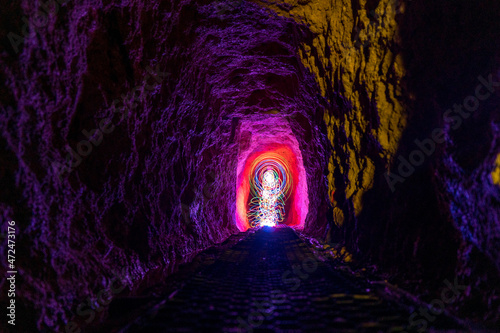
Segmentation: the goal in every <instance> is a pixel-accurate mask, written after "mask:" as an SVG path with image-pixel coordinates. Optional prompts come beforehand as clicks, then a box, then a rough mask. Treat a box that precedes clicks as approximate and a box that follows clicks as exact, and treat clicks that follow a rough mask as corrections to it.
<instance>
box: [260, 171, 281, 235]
mask: <svg viewBox="0 0 500 333" xmlns="http://www.w3.org/2000/svg"><path fill="white" fill-rule="evenodd" d="M262 187H263V189H262V193H261V195H260V205H259V206H260V207H259V213H260V214H259V215H260V223H259V224H260V225H261V226H267V227H275V226H276V224H277V221H278V220H279V214H278V213H279V212H278V207H277V205H276V201H277V200H278V196H279V195H280V191H279V189H278V188H279V183H278V180H277V179H276V177H275V175H274V172H273V171H272V170H267V171H266V172H265V173H264V176H263V184H262Z"/></svg>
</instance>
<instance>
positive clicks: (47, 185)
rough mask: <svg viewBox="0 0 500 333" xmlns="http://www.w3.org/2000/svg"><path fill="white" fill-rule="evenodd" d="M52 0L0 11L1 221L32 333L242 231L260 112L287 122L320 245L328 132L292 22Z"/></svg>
mask: <svg viewBox="0 0 500 333" xmlns="http://www.w3.org/2000/svg"><path fill="white" fill-rule="evenodd" d="M53 4H55V6H49V7H43V6H42V3H39V2H29V1H23V2H21V3H18V2H16V3H11V2H9V3H8V4H7V3H6V2H3V3H2V4H1V6H2V8H3V9H2V10H5V11H8V12H9V13H11V14H12V15H6V16H8V17H7V18H6V20H5V21H2V24H1V25H2V26H1V30H0V35H1V42H2V49H1V51H0V52H1V53H0V68H1V70H0V77H1V79H2V81H1V82H2V83H1V86H0V89H1V90H0V91H1V94H0V98H1V117H0V128H1V129H2V135H1V137H0V138H1V144H0V149H1V150H0V154H1V158H2V161H5V164H3V165H2V168H1V170H2V172H1V175H0V176H1V177H2V188H1V189H0V207H1V209H0V216H1V217H2V221H7V220H10V219H12V220H15V221H16V222H17V223H18V232H19V234H18V243H17V250H18V251H17V253H18V259H17V265H18V271H19V275H18V279H19V280H18V282H17V286H18V294H17V295H18V300H19V304H18V312H19V313H23V316H29V314H31V317H29V318H25V319H26V320H25V321H24V325H26V327H30V328H31V327H32V325H35V324H36V325H37V326H38V328H39V329H48V328H50V329H53V328H54V327H57V326H58V325H59V327H60V328H62V326H64V325H66V324H67V323H68V322H69V321H74V322H75V325H77V326H78V327H82V325H85V324H86V323H85V322H84V321H87V323H88V322H91V321H93V320H94V319H93V318H91V315H90V314H89V311H90V310H89V309H90V306H89V305H86V303H84V304H83V308H79V306H80V304H82V302H92V303H95V302H96V300H97V302H101V301H103V299H100V297H101V296H102V294H100V293H99V292H100V291H101V290H107V292H108V294H109V291H110V290H111V289H112V288H113V285H112V283H113V281H114V282H115V283H116V279H115V275H116V274H118V275H121V276H122V279H124V280H126V281H127V282H126V284H127V285H128V286H129V287H128V289H126V290H124V291H120V292H121V293H126V292H134V291H135V290H137V287H138V285H139V284H140V283H141V281H144V280H145V279H146V276H148V274H149V272H152V271H154V270H155V269H157V270H162V271H163V270H165V271H167V272H171V271H172V270H174V269H175V266H176V265H177V264H179V263H181V262H183V261H185V260H189V258H190V257H191V256H192V255H193V254H195V253H196V252H197V251H199V250H201V249H203V248H206V247H208V246H210V245H211V244H214V243H217V242H220V241H222V240H224V239H225V238H226V237H228V236H229V235H230V234H231V233H235V232H237V229H236V227H235V224H234V215H235V205H234V203H235V193H234V192H235V191H234V189H235V179H236V155H237V147H238V143H237V140H236V139H235V138H238V135H239V119H241V118H244V117H251V115H252V114H269V116H270V117H271V116H273V117H279V116H282V117H285V118H286V119H287V121H289V122H290V126H291V128H292V131H293V132H294V133H295V134H296V136H297V140H298V142H299V145H300V148H301V150H302V156H303V158H304V161H305V163H304V164H305V165H304V166H305V169H306V172H307V174H308V179H307V182H308V189H309V196H310V197H309V199H310V200H309V201H310V202H311V204H310V209H309V212H310V215H309V216H308V219H307V223H306V226H307V228H306V232H309V233H310V234H315V233H316V234H320V235H321V234H324V231H322V230H323V229H324V227H325V225H326V223H325V222H324V221H323V220H324V218H325V214H324V212H325V211H326V205H327V193H326V176H325V172H324V170H325V169H326V167H327V162H328V157H327V155H326V153H325V147H326V142H327V139H326V130H325V126H324V124H322V122H321V119H322V114H323V112H322V108H321V107H320V106H319V104H320V99H319V98H318V96H317V94H316V92H317V89H318V88H317V86H316V83H315V81H314V78H313V77H312V75H310V74H308V73H307V71H306V69H305V67H304V66H303V65H302V63H301V61H300V58H299V57H298V55H297V48H298V42H297V41H298V40H299V39H300V38H302V37H301V34H302V32H301V29H302V28H301V27H300V26H298V25H297V24H296V23H295V22H293V20H287V19H284V18H280V17H278V16H276V15H272V14H270V13H269V11H267V10H265V9H262V8H260V7H258V6H255V5H250V4H246V3H242V2H239V3H229V4H221V3H211V4H208V3H195V2H189V1H173V2H171V1H161V2H142V1H129V2H126V3H120V2H109V1H107V2H105V3H102V2H100V1H84V2H71V1H65V2H63V1H61V2H59V3H53ZM44 12H48V13H49V15H46V14H45V16H43V15H42V16H41V14H39V13H44ZM23 17H24V19H22V18H23ZM44 17H45V19H44ZM26 22H29V25H27V26H23V25H24V24H28V23H26ZM27 27H28V29H26V28H27ZM30 31H31V32H30ZM321 214H322V216H323V217H321ZM321 218H323V220H321ZM322 228H323V229H322ZM5 248H6V247H2V251H4V250H5ZM2 254H4V253H2ZM2 257H4V256H3V255H2ZM3 264H4V263H2V265H3ZM1 287H2V290H4V289H5V288H6V284H5V283H4V282H2V286H1ZM115 287H116V285H115ZM108 294H106V296H104V299H107V298H108V297H109V295H108ZM113 294H115V293H114V292H113ZM101 303H105V302H101ZM2 306H3V305H2ZM99 307H100V306H99V305H97V308H99ZM80 310H82V311H85V315H80V314H79V313H78V312H79V311H80ZM96 311H97V309H96ZM94 314H97V315H99V313H97V312H95V313H94ZM72 325H73V324H72ZM71 327H73V326H71Z"/></svg>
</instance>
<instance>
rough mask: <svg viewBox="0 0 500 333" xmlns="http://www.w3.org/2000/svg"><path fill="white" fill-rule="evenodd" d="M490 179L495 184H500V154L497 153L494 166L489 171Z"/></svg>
mask: <svg viewBox="0 0 500 333" xmlns="http://www.w3.org/2000/svg"><path fill="white" fill-rule="evenodd" d="M491 179H492V180H493V183H494V184H495V185H498V186H500V154H498V155H497V161H496V166H495V169H494V170H493V172H492V173H491Z"/></svg>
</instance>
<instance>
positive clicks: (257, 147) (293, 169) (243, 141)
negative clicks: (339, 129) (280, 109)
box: [236, 118, 309, 231]
mask: <svg viewBox="0 0 500 333" xmlns="http://www.w3.org/2000/svg"><path fill="white" fill-rule="evenodd" d="M240 133H242V134H241V135H240V151H239V154H238V169H237V181H236V225H237V227H238V229H239V230H240V231H246V230H247V229H248V228H249V227H250V226H249V221H248V217H247V209H248V205H247V203H248V196H249V192H250V184H249V177H250V173H251V169H252V164H253V163H254V161H255V160H262V159H273V158H274V159H280V160H282V161H284V162H285V163H286V164H287V166H288V168H289V170H290V174H291V175H290V177H291V178H292V188H291V190H290V192H291V195H290V197H289V199H288V200H287V204H286V206H285V209H286V219H285V221H284V224H286V225H288V226H291V227H294V228H297V229H303V228H304V223H305V219H306V216H307V212H308V206H309V199H308V194H307V182H306V172H305V169H304V166H303V161H302V154H301V152H300V149H299V145H298V142H297V139H296V138H295V136H294V135H293V133H292V131H291V129H290V127H289V125H288V122H287V121H286V120H284V119H282V118H271V119H265V120H258V121H244V122H243V123H242V126H241V129H240Z"/></svg>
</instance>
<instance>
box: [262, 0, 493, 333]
mask: <svg viewBox="0 0 500 333" xmlns="http://www.w3.org/2000/svg"><path fill="white" fill-rule="evenodd" d="M262 3H263V4H264V5H266V6H268V7H270V8H272V9H273V10H274V11H276V12H277V13H279V14H280V15H283V16H287V17H292V18H294V19H295V20H296V21H298V22H304V23H305V24H307V25H308V26H309V28H310V30H311V32H312V34H313V37H312V41H311V42H309V41H304V42H303V44H302V47H301V53H300V54H301V58H302V61H303V62H304V64H305V65H306V66H307V67H308V68H309V69H310V70H311V72H312V73H314V74H315V78H316V80H317V82H318V85H319V86H320V87H321V93H322V95H323V96H324V97H325V98H326V99H327V102H328V103H329V107H327V109H328V110H329V112H327V113H325V119H324V120H325V122H326V124H327V127H328V136H329V139H330V141H331V143H332V148H333V153H332V156H331V160H330V165H329V193H330V198H331V201H332V203H333V206H334V207H333V212H331V213H330V217H331V223H330V227H331V229H332V233H331V235H330V237H332V238H333V239H335V240H341V241H344V242H346V243H347V244H348V245H349V248H350V249H351V250H352V251H353V252H355V253H357V254H358V257H361V258H365V260H367V261H368V262H371V263H375V264H377V265H378V266H379V268H382V270H381V271H382V272H385V273H386V274H387V277H388V278H390V280H391V281H393V282H397V283H400V284H403V285H404V286H405V287H406V288H408V289H410V290H413V291H417V292H420V293H421V294H423V296H424V297H429V300H430V299H432V298H433V297H435V296H438V295H439V291H440V290H441V288H443V286H444V285H443V281H444V280H445V279H452V280H453V279H454V278H455V277H457V278H458V279H459V280H460V281H465V282H464V283H466V284H467V286H468V289H467V291H466V292H464V293H463V294H462V295H460V299H459V300H458V301H457V302H456V303H454V304H453V305H452V306H450V308H449V309H450V310H456V313H459V314H460V315H462V316H465V317H476V318H477V319H480V320H482V319H483V318H486V319H487V320H488V321H489V322H490V323H492V322H495V321H497V322H498V320H499V317H498V314H497V313H496V309H497V308H498V304H499V303H498V302H499V297H498V295H499V294H498V289H497V286H496V285H495V284H494V283H493V282H492V281H495V280H496V279H497V278H498V276H499V268H500V266H499V259H498V258H499V256H498V255H499V253H500V248H499V245H500V239H499V238H498V235H499V231H500V225H499V221H500V219H499V212H500V209H499V208H500V205H499V200H500V194H499V187H498V184H499V182H498V169H496V168H498V167H496V166H495V165H498V162H495V160H497V161H498V154H499V150H500V148H499V144H498V140H499V139H498V138H499V125H498V119H499V118H498V116H499V112H498V106H497V105H498V94H499V88H498V86H496V85H495V84H494V85H495V86H494V87H490V86H491V84H490V85H488V84H486V86H488V87H489V88H488V87H486V86H484V85H483V88H481V89H482V90H481V91H480V94H482V95H481V96H483V95H484V96H485V95H486V94H488V97H487V98H486V97H484V98H483V97H482V98H483V99H479V98H476V100H474V99H473V98H472V99H468V100H467V99H466V98H467V96H469V95H472V96H475V93H476V91H475V89H476V86H477V85H478V84H482V81H481V79H480V78H479V77H480V76H481V75H482V78H483V79H482V80H486V81H488V80H489V78H488V75H489V74H492V80H493V82H498V81H500V78H499V76H498V74H497V73H498V69H499V66H500V64H499V61H498V54H499V49H498V46H497V45H498V40H499V37H500V36H499V33H498V31H499V27H500V26H499V23H498V12H499V11H498V7H499V5H498V3H495V2H494V1H486V2H484V3H482V4H480V5H478V4H476V3H468V2H466V1H458V2H457V1H453V2H452V1H444V2H443V1H441V2H439V4H437V3H434V2H429V1H399V0H398V1H396V0H395V1H387V0H381V1H363V0H361V1H342V0H339V1H298V2H297V1H279V2H267V1H263V2H262ZM488 89H491V90H490V91H488ZM454 103H457V104H465V105H464V106H463V107H464V109H465V108H470V110H472V111H467V110H469V109H465V112H466V115H465V116H462V115H461V114H459V113H458V111H454ZM467 103H468V104H467ZM475 103H478V104H479V106H478V107H476V105H475ZM448 109H451V111H448ZM476 109H477V110H476ZM457 117H459V118H461V119H454V118H457ZM459 121H460V124H459ZM415 140H417V141H418V142H416V141H415ZM495 183H496V185H495Z"/></svg>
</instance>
